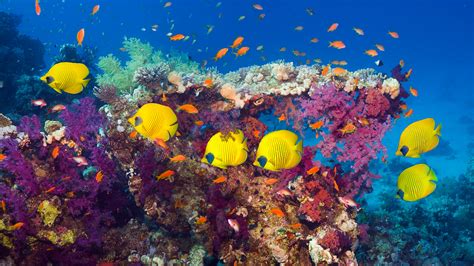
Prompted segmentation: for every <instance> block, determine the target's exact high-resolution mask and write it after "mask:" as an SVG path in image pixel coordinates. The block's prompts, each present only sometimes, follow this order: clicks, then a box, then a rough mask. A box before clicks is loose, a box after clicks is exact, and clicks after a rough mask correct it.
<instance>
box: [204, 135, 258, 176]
mask: <svg viewBox="0 0 474 266" xmlns="http://www.w3.org/2000/svg"><path fill="white" fill-rule="evenodd" d="M248 151H249V150H248V147H247V138H246V137H245V136H244V133H243V132H242V131H241V130H237V131H236V132H230V133H229V134H227V135H223V134H222V133H221V132H218V133H216V134H214V135H213V136H212V137H211V138H210V139H209V141H208V142H207V146H206V151H205V152H204V157H203V158H202V160H201V162H203V163H207V164H210V165H213V166H216V167H219V168H221V169H227V167H228V166H237V165H241V164H243V163H244V162H245V161H246V160H247V155H248Z"/></svg>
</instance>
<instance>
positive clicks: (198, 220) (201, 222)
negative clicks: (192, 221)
mask: <svg viewBox="0 0 474 266" xmlns="http://www.w3.org/2000/svg"><path fill="white" fill-rule="evenodd" d="M206 222H207V218H206V216H199V218H198V219H197V220H196V224H197V225H200V224H205V223H206Z"/></svg>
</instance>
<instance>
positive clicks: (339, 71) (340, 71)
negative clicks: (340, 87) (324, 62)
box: [332, 67, 347, 76]
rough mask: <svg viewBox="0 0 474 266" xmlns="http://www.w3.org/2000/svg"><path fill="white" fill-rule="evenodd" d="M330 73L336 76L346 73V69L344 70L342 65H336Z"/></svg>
mask: <svg viewBox="0 0 474 266" xmlns="http://www.w3.org/2000/svg"><path fill="white" fill-rule="evenodd" d="M332 73H333V74H334V75H336V76H341V75H344V74H346V73H347V70H345V69H344V68H342V67H336V68H334V69H333V70H332Z"/></svg>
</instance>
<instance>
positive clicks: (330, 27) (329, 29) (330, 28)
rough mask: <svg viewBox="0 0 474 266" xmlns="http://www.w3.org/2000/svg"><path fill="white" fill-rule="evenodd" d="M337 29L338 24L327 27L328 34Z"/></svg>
mask: <svg viewBox="0 0 474 266" xmlns="http://www.w3.org/2000/svg"><path fill="white" fill-rule="evenodd" d="M337 27H339V23H333V24H332V25H331V26H329V28H328V32H331V31H335V30H337Z"/></svg>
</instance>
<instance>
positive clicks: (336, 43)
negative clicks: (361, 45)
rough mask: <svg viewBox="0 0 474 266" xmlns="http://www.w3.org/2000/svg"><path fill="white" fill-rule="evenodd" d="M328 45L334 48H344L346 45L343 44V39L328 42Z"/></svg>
mask: <svg viewBox="0 0 474 266" xmlns="http://www.w3.org/2000/svg"><path fill="white" fill-rule="evenodd" d="M329 47H333V48H336V49H344V48H346V45H345V44H344V42H343V41H333V42H330V43H329Z"/></svg>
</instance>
